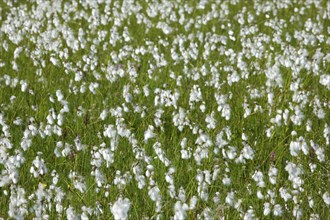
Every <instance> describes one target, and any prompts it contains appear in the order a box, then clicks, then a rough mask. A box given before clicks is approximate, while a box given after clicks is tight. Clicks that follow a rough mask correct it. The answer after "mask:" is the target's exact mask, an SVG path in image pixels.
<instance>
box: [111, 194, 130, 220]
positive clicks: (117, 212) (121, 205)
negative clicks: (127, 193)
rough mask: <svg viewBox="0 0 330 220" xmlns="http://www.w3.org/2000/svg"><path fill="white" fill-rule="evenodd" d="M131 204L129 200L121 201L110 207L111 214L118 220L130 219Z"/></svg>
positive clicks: (120, 199)
mask: <svg viewBox="0 0 330 220" xmlns="http://www.w3.org/2000/svg"><path fill="white" fill-rule="evenodd" d="M130 206H131V203H130V201H129V199H128V198H125V199H122V198H121V197H119V199H118V200H117V201H116V202H115V203H114V204H113V205H112V206H111V207H110V210H111V213H112V214H113V216H114V218H115V219H116V220H122V219H127V218H128V211H129V208H130Z"/></svg>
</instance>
